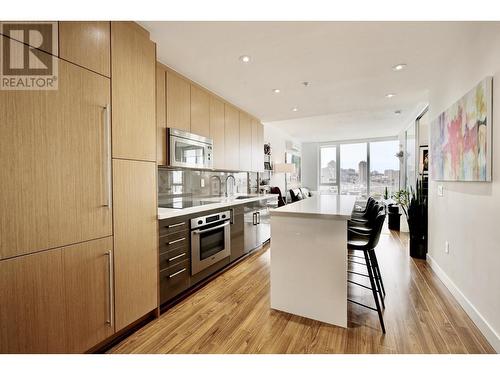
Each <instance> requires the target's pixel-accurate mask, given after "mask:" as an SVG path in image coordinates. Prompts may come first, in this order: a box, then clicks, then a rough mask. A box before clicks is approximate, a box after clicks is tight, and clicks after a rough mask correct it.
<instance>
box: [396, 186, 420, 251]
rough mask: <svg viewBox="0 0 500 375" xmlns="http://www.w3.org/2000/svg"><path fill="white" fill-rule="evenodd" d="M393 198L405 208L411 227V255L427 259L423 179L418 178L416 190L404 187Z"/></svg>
mask: <svg viewBox="0 0 500 375" xmlns="http://www.w3.org/2000/svg"><path fill="white" fill-rule="evenodd" d="M393 199H394V200H395V201H396V203H398V204H399V206H400V207H401V209H402V210H403V212H404V214H405V216H406V220H407V221H408V228H410V256H411V257H413V258H418V259H425V257H426V254H427V197H426V196H425V194H424V191H423V187H422V181H421V180H417V183H416V188H415V191H414V190H413V189H412V188H411V187H410V191H408V190H405V189H402V190H399V191H397V192H396V193H395V194H394V196H393Z"/></svg>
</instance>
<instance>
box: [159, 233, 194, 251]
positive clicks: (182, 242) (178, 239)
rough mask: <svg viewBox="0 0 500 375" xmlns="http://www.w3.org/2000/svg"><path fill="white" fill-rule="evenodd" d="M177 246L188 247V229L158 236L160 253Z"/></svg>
mask: <svg viewBox="0 0 500 375" xmlns="http://www.w3.org/2000/svg"><path fill="white" fill-rule="evenodd" d="M179 247H189V231H187V230H185V231H181V232H176V233H171V234H169V235H167V236H161V237H160V238H159V249H160V254H161V253H164V252H166V251H171V250H173V249H177V248H179Z"/></svg>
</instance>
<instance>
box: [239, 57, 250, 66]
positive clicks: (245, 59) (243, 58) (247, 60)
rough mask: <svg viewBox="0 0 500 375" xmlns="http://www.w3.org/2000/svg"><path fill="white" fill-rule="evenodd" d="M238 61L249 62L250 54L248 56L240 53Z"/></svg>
mask: <svg viewBox="0 0 500 375" xmlns="http://www.w3.org/2000/svg"><path fill="white" fill-rule="evenodd" d="M240 61H241V62H244V63H245V64H246V63H249V62H250V56H248V55H242V56H240Z"/></svg>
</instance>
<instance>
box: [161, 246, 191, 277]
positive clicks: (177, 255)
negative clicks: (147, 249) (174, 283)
mask: <svg viewBox="0 0 500 375" xmlns="http://www.w3.org/2000/svg"><path fill="white" fill-rule="evenodd" d="M186 260H187V261H189V260H190V254H189V248H188V247H178V248H177V249H173V250H171V251H167V252H165V253H162V254H160V271H164V270H166V269H169V268H172V267H176V266H177V264H178V263H181V262H185V261H186Z"/></svg>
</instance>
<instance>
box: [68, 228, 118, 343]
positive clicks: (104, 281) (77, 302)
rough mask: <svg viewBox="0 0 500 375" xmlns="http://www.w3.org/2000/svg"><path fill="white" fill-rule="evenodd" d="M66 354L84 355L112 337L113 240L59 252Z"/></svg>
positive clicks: (95, 241) (107, 239) (100, 240)
mask: <svg viewBox="0 0 500 375" xmlns="http://www.w3.org/2000/svg"><path fill="white" fill-rule="evenodd" d="M62 261H63V270H64V289H65V322H66V332H67V337H66V346H65V352H67V353H83V352H84V351H86V350H88V349H90V348H91V347H93V346H94V345H97V344H98V343H99V342H101V341H103V340H104V339H106V338H107V337H109V336H111V335H112V334H113V333H114V332H115V331H114V324H113V314H114V311H113V309H114V301H113V238H112V237H107V238H102V239H98V240H94V241H89V242H84V243H81V244H78V245H74V246H69V247H66V248H63V249H62Z"/></svg>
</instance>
